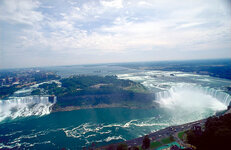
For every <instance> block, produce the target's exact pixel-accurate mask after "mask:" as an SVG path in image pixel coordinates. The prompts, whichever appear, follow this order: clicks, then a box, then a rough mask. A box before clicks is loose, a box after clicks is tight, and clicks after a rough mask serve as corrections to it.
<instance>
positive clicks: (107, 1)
mask: <svg viewBox="0 0 231 150" xmlns="http://www.w3.org/2000/svg"><path fill="white" fill-rule="evenodd" d="M100 3H101V4H102V5H103V6H105V7H112V8H113V7H114V8H123V0H101V1H100Z"/></svg>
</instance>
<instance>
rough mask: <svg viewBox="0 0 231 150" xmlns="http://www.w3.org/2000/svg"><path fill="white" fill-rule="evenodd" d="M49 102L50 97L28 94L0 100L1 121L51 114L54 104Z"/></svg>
mask: <svg viewBox="0 0 231 150" xmlns="http://www.w3.org/2000/svg"><path fill="white" fill-rule="evenodd" d="M55 102H56V101H54V102H53V103H51V102H49V98H48V97H40V96H27V97H13V98H10V99H9V100H0V122H1V121H3V120H5V119H7V118H10V119H15V118H17V117H28V116H43V115H47V114H50V112H51V106H53V105H54V103H55Z"/></svg>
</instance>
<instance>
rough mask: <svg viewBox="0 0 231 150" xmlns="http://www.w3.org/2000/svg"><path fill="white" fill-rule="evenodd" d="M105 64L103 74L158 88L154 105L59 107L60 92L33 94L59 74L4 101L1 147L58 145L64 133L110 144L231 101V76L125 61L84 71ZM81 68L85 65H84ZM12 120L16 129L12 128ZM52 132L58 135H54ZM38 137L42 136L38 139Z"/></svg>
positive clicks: (211, 111) (197, 116) (204, 113)
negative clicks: (146, 67)
mask: <svg viewBox="0 0 231 150" xmlns="http://www.w3.org/2000/svg"><path fill="white" fill-rule="evenodd" d="M105 68H107V70H106V72H103V73H102V72H100V74H108V73H109V74H116V76H117V77H118V78H119V79H120V80H130V81H132V82H134V83H140V84H141V85H142V86H144V88H146V89H147V90H148V91H150V92H151V93H152V97H151V104H149V105H152V107H148V106H147V108H146V106H144V107H143V106H142V107H140V108H139V107H137V108H135V109H133V108H129V107H128V108H126V107H125V108H123V107H122V108H120V107H112V108H107V107H105V108H104V107H102V108H90V109H80V110H74V111H61V112H53V110H54V108H53V107H57V106H56V103H57V101H58V102H59V100H60V99H59V97H58V98H56V97H54V98H53V99H52V100H50V96H36V95H35V96H33V95H31V93H33V92H32V91H33V90H35V91H36V90H38V88H39V87H40V86H41V87H45V86H43V85H55V84H56V83H59V86H61V85H60V84H61V83H60V82H58V81H56V80H53V81H50V82H45V83H40V84H38V85H33V86H31V87H29V88H28V87H27V88H23V89H21V90H18V91H16V92H15V93H14V94H13V95H12V96H11V97H9V98H8V99H5V100H1V101H0V108H1V109H0V116H1V120H0V121H1V122H0V124H1V127H0V128H1V138H4V139H7V140H6V141H5V142H4V144H2V145H1V147H2V148H3V147H8V148H14V147H17V146H18V145H17V144H21V146H22V147H25V148H30V147H38V148H41V147H43V146H44V145H46V147H49V148H54V147H56V148H57V147H59V143H62V144H61V145H66V142H61V141H60V142H58V141H59V140H61V139H62V140H64V139H65V141H69V142H71V141H75V143H76V144H78V145H79V148H80V147H82V146H85V145H90V144H91V143H92V142H96V143H97V144H98V145H105V144H108V143H114V142H120V141H125V140H130V139H133V138H137V137H140V136H143V135H145V134H147V133H152V132H156V131H158V130H161V129H164V128H166V127H171V126H175V125H181V124H185V123H189V122H194V121H197V120H201V119H205V118H207V117H210V116H213V115H216V114H217V113H222V112H224V111H226V110H227V108H228V106H229V105H230V101H231V96H230V93H229V91H228V90H227V89H226V87H229V86H230V81H229V80H226V79H221V78H214V77H210V76H208V75H198V74H193V73H185V72H180V71H144V70H139V69H136V70H134V69H129V68H126V71H125V70H124V69H125V68H124V67H120V66H110V67H108V66H98V67H85V68H84V69H85V71H84V72H83V73H82V74H85V72H87V73H88V74H95V70H99V69H100V70H101V69H105ZM65 69H66V70H65V71H63V69H62V71H61V72H60V73H61V74H62V75H63V76H66V74H63V73H65V72H66V73H68V74H72V72H69V70H68V69H69V68H65ZM78 69H80V70H81V71H83V67H80V68H77V70H78ZM61 81H62V80H61ZM101 85H102V86H103V85H104V84H101ZM140 100H141V101H142V99H140ZM112 106H113V105H112ZM52 109H53V110H52ZM115 114H116V115H115ZM69 118H71V119H69ZM58 120H60V121H61V122H60V121H58ZM57 121H58V123H56V122H57ZM37 122H40V123H39V124H38V123H37ZM9 126H10V127H11V130H8V128H9ZM20 129H23V130H20ZM19 131H20V132H19ZM133 131H136V132H133ZM52 135H55V136H56V138H55V139H54V140H52V138H51V136H52ZM37 138H39V139H42V140H41V141H39V143H38V142H36V139H37ZM30 143H32V144H30ZM72 146H74V145H72ZM72 146H70V147H72ZM66 147H69V146H68V145H66Z"/></svg>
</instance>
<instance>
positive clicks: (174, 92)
mask: <svg viewBox="0 0 231 150" xmlns="http://www.w3.org/2000/svg"><path fill="white" fill-rule="evenodd" d="M183 93H187V94H188V95H187V94H184V99H185V100H187V99H190V100H195V99H192V98H191V97H195V95H200V96H202V97H203V95H204V96H206V95H207V96H210V97H211V98H213V100H214V99H216V100H218V101H220V102H221V103H222V104H224V105H225V106H226V107H227V106H229V104H230V101H231V96H230V95H229V94H227V93H225V92H222V91H219V90H216V89H213V88H209V87H202V86H198V85H197V86H196V85H190V84H181V85H178V86H173V87H171V88H170V89H169V90H168V91H161V92H158V93H156V94H155V97H156V98H155V99H156V100H157V101H161V100H163V99H165V102H166V99H171V100H173V99H176V98H175V97H177V96H179V95H180V94H181V95H182V94H183ZM200 96H197V97H196V98H198V99H200Z"/></svg>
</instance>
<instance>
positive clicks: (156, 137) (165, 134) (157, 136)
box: [98, 107, 231, 150]
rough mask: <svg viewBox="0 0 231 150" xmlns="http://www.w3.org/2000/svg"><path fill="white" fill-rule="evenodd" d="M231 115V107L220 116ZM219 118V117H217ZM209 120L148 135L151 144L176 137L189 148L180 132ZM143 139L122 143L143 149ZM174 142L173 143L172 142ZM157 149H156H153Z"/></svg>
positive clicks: (102, 148)
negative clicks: (179, 135)
mask: <svg viewBox="0 0 231 150" xmlns="http://www.w3.org/2000/svg"><path fill="white" fill-rule="evenodd" d="M228 113H231V107H230V108H229V109H228V110H227V111H225V112H224V113H223V114H219V115H218V116H220V115H225V114H228ZM215 116H217V115H215ZM206 120H207V118H205V119H201V120H198V121H193V122H189V123H186V124H182V125H176V126H170V127H167V128H164V129H161V130H159V131H156V132H153V133H149V134H147V135H148V137H149V139H150V140H151V143H153V144H155V143H161V141H163V139H167V138H169V137H170V136H173V137H174V141H175V142H177V143H178V144H179V145H180V146H182V147H189V146H190V145H189V144H187V143H185V142H184V141H182V140H181V139H180V138H179V137H178V133H180V132H184V131H188V130H190V129H192V128H193V127H194V126H204V124H205V122H206ZM143 139H144V136H143V137H138V138H135V139H131V140H127V141H124V142H120V143H125V144H127V145H128V147H134V146H135V147H141V146H142V143H143ZM171 142H172V141H171ZM120 143H115V144H110V145H106V146H102V147H99V148H98V149H100V150H106V149H116V147H117V145H118V144H120ZM153 149H155V148H153Z"/></svg>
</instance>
